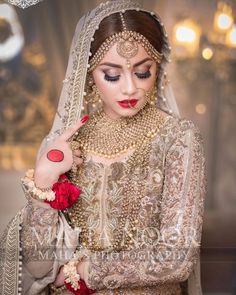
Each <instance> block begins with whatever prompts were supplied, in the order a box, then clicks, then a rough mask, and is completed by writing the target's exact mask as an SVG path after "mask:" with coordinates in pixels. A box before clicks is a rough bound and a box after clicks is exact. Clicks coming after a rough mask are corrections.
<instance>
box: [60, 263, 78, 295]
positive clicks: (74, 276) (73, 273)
mask: <svg viewBox="0 0 236 295" xmlns="http://www.w3.org/2000/svg"><path fill="white" fill-rule="evenodd" d="M78 263H79V261H74V260H71V261H69V262H68V263H67V264H65V265H64V268H63V272H64V275H65V282H66V283H70V284H71V286H72V288H73V289H74V290H78V289H79V280H80V275H79V274H78V273H77V265H78Z"/></svg>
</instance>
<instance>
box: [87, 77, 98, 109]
mask: <svg viewBox="0 0 236 295" xmlns="http://www.w3.org/2000/svg"><path fill="white" fill-rule="evenodd" d="M88 84H89V82H88ZM89 86H90V89H91V90H90V91H89V93H87V95H86V97H85V101H86V103H87V104H92V107H93V108H95V107H96V106H97V104H101V103H102V100H101V97H100V94H99V91H98V88H97V86H96V84H94V83H93V84H92V83H90V85H89Z"/></svg>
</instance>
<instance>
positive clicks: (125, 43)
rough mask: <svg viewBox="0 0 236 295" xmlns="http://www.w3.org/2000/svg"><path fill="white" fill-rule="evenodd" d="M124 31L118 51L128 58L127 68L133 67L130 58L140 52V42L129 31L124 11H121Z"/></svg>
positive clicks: (118, 44) (117, 47)
mask: <svg viewBox="0 0 236 295" xmlns="http://www.w3.org/2000/svg"><path fill="white" fill-rule="evenodd" d="M120 17H121V22H122V27H123V32H122V37H121V38H120V40H119V41H118V43H117V46H116V51H117V53H118V54H119V55H120V56H121V57H124V58H126V64H127V68H128V69H129V68H130V67H131V63H130V58H132V57H134V56H135V55H136V54H137V53H138V43H137V42H136V41H135V38H134V36H133V32H131V31H127V28H126V24H125V20H124V16H123V13H122V12H120Z"/></svg>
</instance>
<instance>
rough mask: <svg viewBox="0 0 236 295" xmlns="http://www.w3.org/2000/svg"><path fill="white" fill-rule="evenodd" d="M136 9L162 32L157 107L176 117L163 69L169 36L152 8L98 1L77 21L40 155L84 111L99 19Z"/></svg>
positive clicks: (123, 1)
mask: <svg viewBox="0 0 236 295" xmlns="http://www.w3.org/2000/svg"><path fill="white" fill-rule="evenodd" d="M125 10H137V11H139V10H140V11H146V12H148V13H150V15H152V17H153V18H154V19H155V20H156V21H157V23H159V24H160V28H161V33H162V36H163V49H162V52H161V53H162V54H163V58H162V61H161V63H160V64H159V67H158V70H159V73H158V79H157V95H158V100H157V107H158V108H160V109H161V110H163V111H165V112H168V113H170V114H172V115H174V116H176V117H179V110H178V107H177V104H176V100H175V97H174V95H173V91H172V89H171V86H170V83H169V81H168V79H167V74H166V72H165V67H166V64H167V63H168V61H169V55H170V49H171V48H170V45H169V41H168V36H167V33H166V31H165V28H164V24H163V23H162V21H161V19H160V17H159V16H158V15H157V14H156V13H155V12H153V11H151V12H150V11H147V10H145V9H143V8H142V7H141V5H140V3H139V2H137V1H133V0H110V1H107V2H105V3H101V4H100V5H99V6H97V7H96V8H95V9H93V10H92V11H90V12H88V13H87V14H85V15H84V16H83V17H82V18H81V19H80V20H79V22H78V24H77V26H76V30H75V34H74V37H73V40H72V44H71V48H70V56H69V62H68V66H67V71H66V75H65V79H64V80H63V87H62V91H61V95H60V99H59V103H58V108H57V112H56V115H55V118H54V122H53V126H52V129H51V131H50V133H49V134H48V136H47V137H46V138H45V139H44V141H43V143H42V145H41V148H40V151H39V155H40V154H41V152H42V151H43V150H44V149H45V148H46V146H47V145H48V143H50V142H52V141H54V140H55V138H56V137H57V136H59V135H60V134H61V133H62V132H63V131H64V130H65V129H66V128H68V127H70V126H72V125H73V124H75V123H76V121H77V120H78V119H79V118H80V117H82V115H84V111H83V108H84V96H85V94H86V92H85V89H86V88H85V86H86V76H87V70H88V69H89V66H90V65H89V58H90V55H91V53H90V47H91V42H92V40H93V36H94V33H95V31H96V30H97V29H98V28H99V24H100V22H101V21H102V20H103V19H104V18H105V17H107V16H109V15H111V14H113V13H117V12H121V11H123V12H124V11H125Z"/></svg>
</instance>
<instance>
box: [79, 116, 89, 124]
mask: <svg viewBox="0 0 236 295" xmlns="http://www.w3.org/2000/svg"><path fill="white" fill-rule="evenodd" d="M88 119H89V116H88V115H85V116H83V118H82V119H81V120H80V121H81V122H82V123H83V124H84V123H85V122H86V121H87V120H88Z"/></svg>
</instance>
